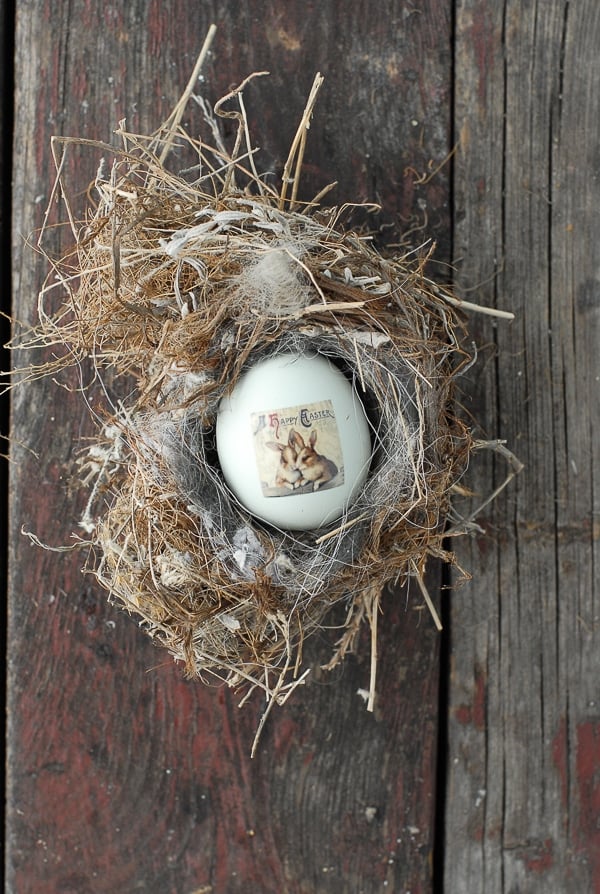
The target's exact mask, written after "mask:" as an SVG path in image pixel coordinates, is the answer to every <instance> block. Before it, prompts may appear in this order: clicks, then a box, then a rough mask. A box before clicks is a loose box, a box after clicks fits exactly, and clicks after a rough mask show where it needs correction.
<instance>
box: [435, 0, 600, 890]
mask: <svg viewBox="0 0 600 894" xmlns="http://www.w3.org/2000/svg"><path fill="white" fill-rule="evenodd" d="M599 42H600V9H599V8H598V4H597V3H595V2H594V0H584V2H580V3H568V2H566V0H565V2H556V3H548V4H523V3H515V2H512V0H506V2H504V3H501V4H496V3H492V2H471V0H461V2H459V3H457V5H456V105H455V120H456V132H457V135H458V136H459V138H460V149H459V152H458V154H457V156H456V163H455V187H454V196H455V220H456V227H455V231H454V232H455V255H456V259H457V263H458V264H459V266H460V282H461V284H462V285H463V286H465V287H476V288H477V295H478V300H480V301H481V302H482V303H484V304H485V303H490V304H498V305H499V306H501V307H503V308H507V309H511V310H514V311H515V313H516V321H515V323H514V324H512V325H511V326H506V325H504V324H498V326H494V325H493V324H490V323H489V322H484V321H481V322H480V323H479V325H478V326H477V332H476V334H477V336H478V341H479V343H480V345H482V346H483V347H482V349H481V360H480V365H479V374H477V375H475V374H473V375H471V377H470V378H469V380H468V382H466V385H465V391H466V395H465V401H466V402H467V405H468V406H469V407H470V408H471V409H472V410H473V412H474V414H475V415H476V417H477V418H479V420H480V422H481V430H482V432H483V433H484V434H485V435H487V436H501V437H503V438H506V439H507V440H508V443H509V445H510V446H511V447H512V449H514V450H515V451H516V452H517V454H518V455H519V457H520V459H521V460H522V461H523V462H524V463H525V471H524V472H523V474H522V475H521V476H520V478H519V479H518V481H517V482H516V483H515V484H514V485H512V486H511V487H510V488H509V489H508V490H507V491H506V492H505V493H504V495H503V496H502V497H501V498H500V499H499V500H498V502H497V503H496V504H495V505H494V506H493V507H491V508H490V509H489V510H488V512H487V513H486V515H485V517H484V518H482V519H480V522H481V525H482V528H483V529H484V532H483V533H482V534H481V536H477V537H474V538H473V539H472V540H471V542H470V543H469V544H467V545H466V546H465V548H464V549H461V558H462V562H463V563H464V565H465V566H466V567H467V568H469V569H470V570H471V572H472V573H473V582H472V583H471V584H470V585H469V586H466V587H464V588H463V589H462V590H460V591H457V592H456V593H455V595H454V597H453V602H452V649H451V655H452V676H451V682H450V718H449V765H448V774H449V775H448V793H447V809H446V846H445V853H446V872H445V883H446V890H448V891H478V892H484V894H497V892H517V891H519V892H520V891H523V892H524V891H527V892H544V894H546V892H563V891H596V892H597V891H600V838H599V835H598V826H597V815H598V797H599V792H600V789H599V788H598V773H599V772H600V748H599V745H598V743H599V741H600V711H599V701H598V675H599V670H600V657H599V656H600V651H599V648H598V646H599V642H598V607H597V606H598V603H597V600H598V583H599V580H598V549H599V546H598V538H599V534H600V529H599V527H598V499H599V497H598V476H599V474H600V465H599V463H600V455H599V446H598V445H599V438H598V420H599V419H600V414H599V412H598V411H599V409H600V403H599V394H600V388H599V384H598V383H599V381H600V375H599V374H600V370H599V367H598V353H599V352H598V346H599V344H600V341H599V322H600V299H599V296H600V291H599V280H598V269H599V261H600V247H599V246H598V242H597V240H596V239H594V238H590V235H591V234H593V233H595V230H596V224H597V221H598V208H599V207H600V183H599V180H598V151H597V138H596V131H597V121H598V115H599V111H600V110H599V108H598V104H599V102H600V89H599V88H600V64H599V62H598V46H599ZM504 471H505V470H504V468H503V464H502V462H501V461H498V460H497V459H496V458H495V457H494V456H492V455H488V456H481V457H479V458H478V459H477V461H476V462H474V463H473V466H472V468H471V470H470V479H469V480H470V483H471V484H472V485H473V486H474V488H475V489H476V490H477V491H478V492H479V493H480V494H485V493H487V492H488V491H489V489H490V487H491V486H493V485H494V484H496V483H499V481H500V480H501V478H502V476H503V474H504Z"/></svg>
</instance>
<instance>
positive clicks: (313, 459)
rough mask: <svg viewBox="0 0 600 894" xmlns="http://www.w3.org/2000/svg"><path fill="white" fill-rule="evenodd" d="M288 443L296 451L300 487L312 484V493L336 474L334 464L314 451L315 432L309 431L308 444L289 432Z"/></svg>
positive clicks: (336, 470)
mask: <svg viewBox="0 0 600 894" xmlns="http://www.w3.org/2000/svg"><path fill="white" fill-rule="evenodd" d="M290 441H292V443H293V444H294V446H295V447H296V448H297V450H298V457H297V459H296V468H297V469H299V471H300V474H301V476H302V478H301V479H300V485H304V484H307V483H308V482H311V483H312V486H313V487H312V489H313V491H315V490H318V489H319V488H320V487H321V485H323V484H327V482H328V481H331V479H332V478H335V476H336V475H337V473H338V468H337V466H336V464H335V463H334V462H332V461H331V460H330V459H327V457H326V456H323V455H322V454H320V453H317V451H316V450H315V449H314V448H315V444H316V443H317V433H316V431H314V430H313V431H311V433H310V438H309V439H308V444H305V443H304V439H303V438H302V436H301V435H299V434H298V432H295V431H294V430H293V429H292V431H291V432H290Z"/></svg>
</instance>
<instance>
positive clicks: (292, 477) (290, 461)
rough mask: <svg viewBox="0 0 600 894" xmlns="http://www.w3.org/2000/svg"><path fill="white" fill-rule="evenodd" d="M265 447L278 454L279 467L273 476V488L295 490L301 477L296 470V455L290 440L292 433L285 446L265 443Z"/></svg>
mask: <svg viewBox="0 0 600 894" xmlns="http://www.w3.org/2000/svg"><path fill="white" fill-rule="evenodd" d="M266 446H267V447H268V448H269V450H275V451H276V452H277V453H279V466H278V468H277V474H276V476H275V486H276V487H289V489H290V490H295V489H296V488H297V487H299V486H300V479H301V478H302V475H301V474H300V472H299V471H298V469H297V468H296V460H297V458H298V453H297V450H296V448H295V444H294V441H293V439H292V432H290V436H289V438H288V443H287V444H281V443H280V442H279V441H267V442H266Z"/></svg>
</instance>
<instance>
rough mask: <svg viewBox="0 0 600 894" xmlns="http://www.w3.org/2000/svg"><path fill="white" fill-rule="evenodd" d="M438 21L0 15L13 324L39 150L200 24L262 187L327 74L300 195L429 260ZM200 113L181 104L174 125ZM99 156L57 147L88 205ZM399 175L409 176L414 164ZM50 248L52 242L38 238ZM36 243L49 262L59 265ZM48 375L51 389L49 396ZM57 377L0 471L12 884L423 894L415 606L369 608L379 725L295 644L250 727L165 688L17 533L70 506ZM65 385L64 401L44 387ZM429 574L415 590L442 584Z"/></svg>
mask: <svg viewBox="0 0 600 894" xmlns="http://www.w3.org/2000/svg"><path fill="white" fill-rule="evenodd" d="M449 12H450V10H449V7H448V4H447V3H442V2H441V0H427V2H424V3H422V4H420V5H419V9H418V10H415V8H414V6H413V5H412V4H410V3H408V2H406V3H404V2H389V3H387V4H386V14H385V16H382V15H381V4H380V3H377V2H374V0H371V2H360V3H359V2H344V3H342V2H331V3H324V4H313V3H305V2H302V3H301V2H291V3H286V4H282V3H276V2H256V3H252V4H239V3H237V2H218V3H217V2H203V3H202V4H199V3H195V2H191V0H188V2H186V0H171V2H162V3H159V2H141V0H137V2H128V3H126V2H124V0H118V2H115V3H111V4H93V3H89V2H84V0H73V2H71V3H69V4H53V3H50V2H49V0H37V2H32V0H29V2H27V0H23V2H22V3H20V4H19V5H18V16H17V29H16V50H15V73H16V107H17V110H18V114H17V116H16V121H15V135H14V211H13V252H14V263H13V275H14V298H15V307H14V313H15V316H16V317H17V318H19V319H21V320H28V319H31V318H32V317H33V313H34V306H35V296H36V294H37V290H38V288H39V286H40V283H41V280H42V277H43V275H44V265H43V263H42V261H41V259H39V258H38V257H37V256H36V255H35V254H34V253H33V251H32V250H31V249H30V248H29V247H27V246H26V245H25V243H24V240H25V239H26V238H27V237H28V234H29V233H30V232H31V231H32V229H34V228H35V227H38V226H39V225H40V222H41V220H42V214H43V211H44V209H45V207H46V204H47V201H48V195H49V187H50V184H51V181H52V170H51V167H52V166H51V158H50V152H49V138H50V135H51V134H54V133H65V134H72V135H78V136H84V137H90V138H100V139H109V138H110V132H111V129H112V128H113V127H114V126H115V125H116V123H117V122H118V121H119V120H120V119H121V118H126V119H127V122H128V125H129V126H130V127H131V129H132V130H137V131H138V132H143V131H149V130H152V129H153V128H154V127H156V126H157V124H158V123H160V121H162V120H163V119H164V118H165V117H166V115H167V114H168V112H169V111H170V109H171V106H172V105H173V103H174V102H175V100H176V99H177V97H178V96H179V93H180V91H181V89H182V87H183V85H185V83H186V81H187V78H188V75H189V72H190V71H191V68H192V65H193V61H194V59H195V56H196V54H197V52H198V50H199V47H200V45H201V43H202V40H203V38H204V35H205V33H206V31H207V28H208V25H209V23H210V22H211V21H215V22H216V23H217V25H218V27H219V32H218V36H217V40H216V43H215V45H214V50H213V53H212V54H211V58H210V62H209V65H208V67H207V69H206V72H205V76H204V81H203V83H202V85H201V86H202V87H203V88H205V89H206V92H207V94H208V95H209V96H210V97H212V98H213V99H216V98H218V97H219V96H220V95H222V94H223V93H224V92H225V91H226V90H228V89H229V88H230V86H231V85H233V84H235V83H237V82H239V81H240V80H241V79H242V78H243V77H244V76H245V75H247V74H248V73H249V72H251V71H253V70H261V69H267V70H270V71H271V72H272V75H271V78H270V79H263V80H261V82H260V86H259V85H258V84H257V85H254V86H253V87H252V88H251V89H250V90H249V91H248V93H247V96H246V97H245V98H246V101H247V105H248V107H249V109H250V119H251V125H252V128H253V131H254V133H255V134H257V135H258V137H257V142H258V143H259V145H261V147H262V150H263V154H262V156H261V158H262V163H263V165H264V166H266V167H271V168H272V169H273V171H274V172H275V173H277V172H280V171H281V168H282V165H283V162H284V160H285V157H286V154H287V148H288V145H289V141H290V138H291V135H292V133H293V131H294V129H295V127H296V123H297V120H298V118H299V115H300V113H301V110H302V108H303V104H304V100H305V97H306V95H307V93H308V89H309V86H310V83H311V81H312V78H313V75H314V73H315V71H316V70H321V71H322V72H323V73H324V74H325V76H326V85H325V88H324V90H323V94H322V99H321V100H320V102H319V105H318V108H317V112H316V114H315V117H314V122H313V127H312V130H311V140H310V143H309V147H308V151H307V156H306V178H305V182H304V186H303V190H304V194H305V196H306V197H311V196H312V195H313V194H314V193H316V192H317V190H319V189H320V188H321V187H322V186H324V185H325V184H326V183H328V182H330V181H332V180H334V179H336V180H338V181H339V186H338V188H337V191H336V193H335V200H336V201H337V202H342V201H357V200H358V201H363V200H367V201H372V200H374V199H375V200H380V201H381V202H382V203H383V204H384V206H385V212H384V214H383V216H382V218H381V219H380V222H379V224H377V226H381V227H382V229H381V231H380V232H379V234H378V237H379V239H380V240H381V242H384V241H387V242H393V241H394V240H395V239H396V238H397V236H398V232H399V230H400V228H401V227H402V228H404V229H406V228H407V227H409V226H412V224H415V223H416V224H417V225H419V226H422V225H424V224H425V223H427V233H428V235H433V236H434V237H435V238H437V239H438V242H439V249H438V252H439V257H440V258H441V259H442V260H444V258H447V257H448V246H449V244H450V243H449V222H448V199H449V188H448V178H447V172H446V171H445V170H444V171H442V172H441V173H440V174H439V175H437V176H436V177H434V178H433V179H431V180H430V181H429V182H427V183H421V184H419V183H418V182H417V181H418V179H419V177H418V175H419V174H421V173H422V172H431V171H433V170H434V169H435V168H437V166H438V165H439V164H440V163H441V162H442V161H443V159H444V158H445V157H446V155H447V153H448V149H449V136H448V135H449V125H450V121H449V88H450V77H449V72H450V51H451V44H450V22H449ZM198 122H199V118H198V117H196V118H194V117H193V112H190V119H189V124H190V126H191V127H194V126H197V123H198ZM97 165H98V158H97V157H96V156H95V155H94V154H93V153H89V152H85V151H82V150H79V149H75V150H73V151H72V152H71V153H70V155H69V158H68V175H69V177H70V180H71V182H72V183H74V184H79V188H80V189H81V190H82V199H83V191H84V190H85V188H86V186H87V183H88V182H89V180H90V179H91V178H92V177H93V175H94V173H95V170H96V167H97ZM415 172H416V173H415ZM61 240H63V241H61ZM64 244H65V242H64V237H63V236H61V233H60V232H59V231H58V230H57V231H56V232H55V233H54V234H53V236H52V240H51V244H50V247H51V248H53V249H54V250H55V251H57V252H58V251H60V248H61V245H62V246H63V247H64ZM61 384H62V386H63V387H61ZM77 385H78V382H77V380H73V379H62V380H61V383H59V384H58V385H57V384H56V383H53V382H50V381H42V382H36V383H34V384H31V385H29V386H25V387H23V388H19V389H17V390H16V391H15V396H14V401H13V416H12V420H13V437H14V445H15V446H14V455H13V465H12V473H11V513H12V542H11V543H12V545H11V556H10V558H11V579H10V628H9V638H10V662H9V718H10V719H9V755H8V758H9V762H8V766H9V780H8V782H9V790H8V806H7V811H8V830H9V831H8V840H7V849H8V861H7V867H8V868H7V890H8V891H10V892H11V894H30V892H31V894H37V892H41V891H44V892H45V894H53V892H57V894H58V892H60V894H65V892H76V894H88V892H93V894H103V892H106V894H109V892H110V894H113V892H115V891H119V892H123V894H126V892H134V891H147V892H156V894H171V892H172V894H192V892H196V894H199V892H200V891H203V892H211V894H236V892H240V894H241V892H244V894H247V892H249V891H252V892H257V894H276V892H277V894H281V892H290V894H304V892H307V894H308V892H311V894H312V892H314V891H316V890H319V891H331V892H335V894H338V892H339V894H344V892H352V894H356V892H359V891H362V892H365V894H370V892H374V891H381V890H386V891H389V892H392V891H397V892H401V891H402V892H404V891H406V890H410V891H411V892H412V894H418V892H429V891H431V889H432V861H431V854H432V847H433V828H434V824H433V816H434V798H435V791H434V787H435V765H436V755H435V749H436V722H437V680H438V657H437V656H438V640H437V635H436V634H435V631H434V629H433V625H432V624H431V622H430V619H429V617H428V616H427V614H426V613H424V612H423V611H422V607H421V605H420V599H419V598H418V596H417V595H415V594H412V593H411V594H409V595H407V594H406V593H401V592H396V593H389V594H386V595H385V598H384V600H383V612H384V614H383V617H382V619H381V620H380V625H379V626H380V643H379V648H380V652H381V656H382V658H381V666H380V676H379V680H380V682H379V692H378V702H377V710H376V712H375V714H374V715H369V714H367V713H366V712H365V710H364V705H363V702H362V699H361V698H360V697H359V696H358V695H357V690H358V689H359V688H360V687H364V686H365V684H366V681H367V679H368V666H369V655H368V649H367V648H366V646H367V643H366V642H365V643H363V648H361V651H360V654H359V656H358V657H356V658H350V659H349V660H348V661H347V662H346V664H345V665H344V668H343V669H342V671H341V672H339V673H335V674H333V675H329V676H326V675H323V674H321V673H320V672H319V671H318V664H319V662H320V661H322V659H323V655H324V654H326V655H327V654H328V653H329V648H330V645H331V642H332V641H333V640H334V639H335V637H336V631H335V630H334V629H332V630H331V631H327V632H324V633H323V634H322V636H319V637H318V638H315V639H314V640H313V641H312V644H311V645H310V649H309V651H308V653H307V661H308V662H310V663H311V664H312V665H314V672H313V673H312V674H311V677H312V681H311V683H310V684H309V685H307V686H306V687H305V689H303V690H302V691H301V692H298V693H297V694H296V696H295V698H294V699H293V700H292V701H291V702H290V703H288V705H287V706H286V707H285V708H283V709H281V710H280V711H279V712H277V713H276V715H275V716H273V717H272V718H271V721H270V723H269V725H268V726H267V728H266V730H265V733H264V736H263V738H262V740H261V745H260V747H259V752H258V754H257V757H256V758H255V760H254V761H250V759H249V751H250V745H251V741H252V736H253V732H254V729H255V728H256V724H257V722H258V719H259V716H260V712H261V710H262V708H263V706H262V705H261V704H259V703H257V702H255V703H251V704H249V705H247V706H246V707H245V708H244V709H243V710H242V711H240V710H239V709H238V707H237V703H236V698H235V696H234V695H233V694H232V693H230V692H227V691H223V690H211V689H207V688H205V687H203V686H201V685H199V684H196V683H191V682H185V681H184V680H183V679H182V677H181V672H180V671H179V670H178V669H177V668H176V667H175V666H174V665H173V664H172V663H171V661H170V659H169V657H168V656H167V655H165V654H163V653H161V652H159V651H157V650H156V649H155V648H154V647H153V646H152V644H151V643H150V642H148V641H147V640H146V639H145V638H144V636H143V635H142V633H141V632H139V631H138V630H137V628H136V625H135V624H134V623H133V621H132V620H130V619H128V618H127V617H126V616H125V615H123V614H120V613H118V612H117V611H116V610H113V609H112V608H111V607H110V606H109V605H107V602H106V598H105V595H104V594H103V593H101V592H99V591H97V590H96V589H95V588H94V586H93V585H92V583H91V579H90V578H87V577H84V576H82V574H81V569H80V557H79V556H78V555H73V554H69V553H64V554H57V553H52V552H46V551H42V550H40V549H39V548H37V547H35V546H33V545H32V544H31V543H30V542H29V541H28V540H27V539H26V538H24V537H23V536H22V535H21V533H20V532H21V528H22V527H25V528H26V529H28V530H31V531H33V532H35V533H36V534H37V535H39V536H40V537H41V538H42V539H43V540H45V541H46V542H48V543H50V544H51V545H54V544H57V545H58V544H62V543H65V542H68V540H69V536H70V532H71V531H72V530H73V528H74V525H75V524H76V520H77V515H78V511H79V510H80V508H81V497H78V496H77V495H76V494H73V493H71V491H70V489H69V478H70V475H71V473H72V470H73V463H74V461H75V459H76V457H77V451H78V449H79V447H78V445H79V444H80V439H81V438H82V437H85V436H86V435H87V434H88V433H89V431H90V428H89V423H88V421H87V414H86V411H85V410H84V408H83V404H82V400H81V395H80V394H77V393H75V391H74V390H73V389H74V386H77ZM65 386H66V387H65ZM436 574H437V572H434V576H433V577H432V582H431V586H432V589H433V590H435V589H436V588H438V589H439V575H438V576H437V577H436Z"/></svg>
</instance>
